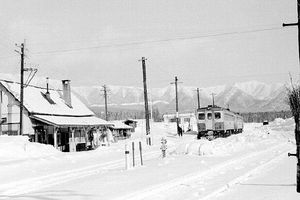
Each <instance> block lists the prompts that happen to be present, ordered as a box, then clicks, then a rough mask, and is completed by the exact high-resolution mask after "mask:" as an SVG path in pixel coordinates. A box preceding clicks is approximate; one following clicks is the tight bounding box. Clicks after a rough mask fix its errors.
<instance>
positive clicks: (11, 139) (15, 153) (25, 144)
mask: <svg viewBox="0 0 300 200" xmlns="http://www.w3.org/2000/svg"><path fill="white" fill-rule="evenodd" d="M60 153H61V152H60V151H58V150H56V149H55V148H54V147H53V146H52V145H45V144H40V143H35V142H29V140H28V137H27V136H7V135H2V136H0V160H1V162H3V161H10V160H19V159H26V158H38V157H44V156H51V155H56V154H60Z"/></svg>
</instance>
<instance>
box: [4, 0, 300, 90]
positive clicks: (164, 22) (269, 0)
mask: <svg viewBox="0 0 300 200" xmlns="http://www.w3.org/2000/svg"><path fill="white" fill-rule="evenodd" d="M296 2H297V1H296V0H263V1H262V0H251V1H249V0H26V1H25V0H24V1H21V0H7V1H5V0H0V70H1V72H2V73H19V68H20V61H19V60H20V57H19V56H18V55H17V54H16V53H15V52H14V49H15V43H21V42H23V40H24V39H26V45H27V49H28V52H27V55H28V56H27V58H26V66H27V67H35V66H37V68H38V75H39V76H49V77H50V78H52V79H71V81H72V84H73V85H103V84H108V85H128V86H142V70H141V69H142V68H141V63H140V62H139V61H138V60H139V59H140V58H141V57H142V56H144V57H146V58H147V59H148V60H147V61H146V65H147V75H148V77H147V78H148V84H149V85H150V87H164V86H167V85H168V84H169V83H170V82H172V81H173V80H174V76H175V75H177V76H178V78H179V80H180V81H182V82H183V83H184V85H187V86H196V87H207V86H214V85H220V84H231V83H234V82H244V81H249V80H258V81H263V82H266V83H276V82H286V81H288V79H289V77H288V73H289V72H290V73H292V74H293V76H295V78H296V77H297V76H296V73H297V74H298V73H299V69H300V68H299V64H298V46H297V28H296V27H286V28H281V24H282V23H283V22H286V23H289V22H296V19H297V6H296ZM262 29H268V30H262Z"/></svg>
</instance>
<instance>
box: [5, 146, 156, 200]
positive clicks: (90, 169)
mask: <svg viewBox="0 0 300 200" xmlns="http://www.w3.org/2000/svg"><path fill="white" fill-rule="evenodd" d="M160 154H161V152H160V151H151V152H146V153H144V155H143V156H144V160H149V159H153V158H155V157H157V156H158V155H160ZM123 166H124V168H125V161H124V159H119V160H114V161H110V162H105V163H101V164H95V165H90V166H87V167H83V168H79V169H72V170H67V171H63V172H57V173H53V174H49V175H45V176H39V177H35V178H30V179H25V180H21V181H14V182H11V183H6V184H1V185H0V199H3V198H7V197H10V196H14V195H21V194H25V193H29V192H33V191H37V190H41V189H44V188H47V187H51V186H54V185H59V184H62V183H65V182H69V181H72V180H76V179H79V178H83V177H86V176H90V175H94V174H99V173H105V172H106V171H107V170H108V169H114V168H118V167H123ZM1 196H2V197H1Z"/></svg>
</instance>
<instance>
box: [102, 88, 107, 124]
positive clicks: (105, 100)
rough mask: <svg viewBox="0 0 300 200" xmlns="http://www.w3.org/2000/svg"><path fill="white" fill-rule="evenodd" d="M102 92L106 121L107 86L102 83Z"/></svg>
mask: <svg viewBox="0 0 300 200" xmlns="http://www.w3.org/2000/svg"><path fill="white" fill-rule="evenodd" d="M102 87H103V90H102V91H103V92H104V102H105V120H106V121H108V112H107V87H106V85H103V86H102Z"/></svg>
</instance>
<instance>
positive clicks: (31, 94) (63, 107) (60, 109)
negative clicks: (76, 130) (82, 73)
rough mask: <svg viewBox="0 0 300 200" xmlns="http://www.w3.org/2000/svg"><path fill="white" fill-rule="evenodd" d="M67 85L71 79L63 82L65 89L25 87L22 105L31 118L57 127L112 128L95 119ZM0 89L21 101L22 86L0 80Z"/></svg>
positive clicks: (103, 121) (105, 122)
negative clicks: (99, 126) (104, 126)
mask: <svg viewBox="0 0 300 200" xmlns="http://www.w3.org/2000/svg"><path fill="white" fill-rule="evenodd" d="M66 82H67V83H66ZM67 84H69V81H68V80H66V81H63V90H50V89H48V90H47V89H45V88H41V87H35V86H28V87H25V88H24V101H23V106H24V108H25V109H26V110H27V112H28V113H29V117H30V118H32V119H35V120H38V121H41V122H43V123H46V124H49V125H54V126H69V127H70V126H98V125H108V126H111V125H112V123H109V122H107V121H105V120H102V119H100V118H98V117H95V114H94V113H93V112H92V111H91V110H90V109H88V108H87V106H86V105H84V104H83V103H82V102H81V101H80V100H79V99H78V98H77V97H76V96H75V95H74V94H73V93H72V92H71V89H70V85H67ZM0 89H1V90H2V91H6V92H8V93H10V94H11V95H12V96H13V97H14V98H15V100H16V101H17V102H20V84H19V83H15V82H9V81H0Z"/></svg>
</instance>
